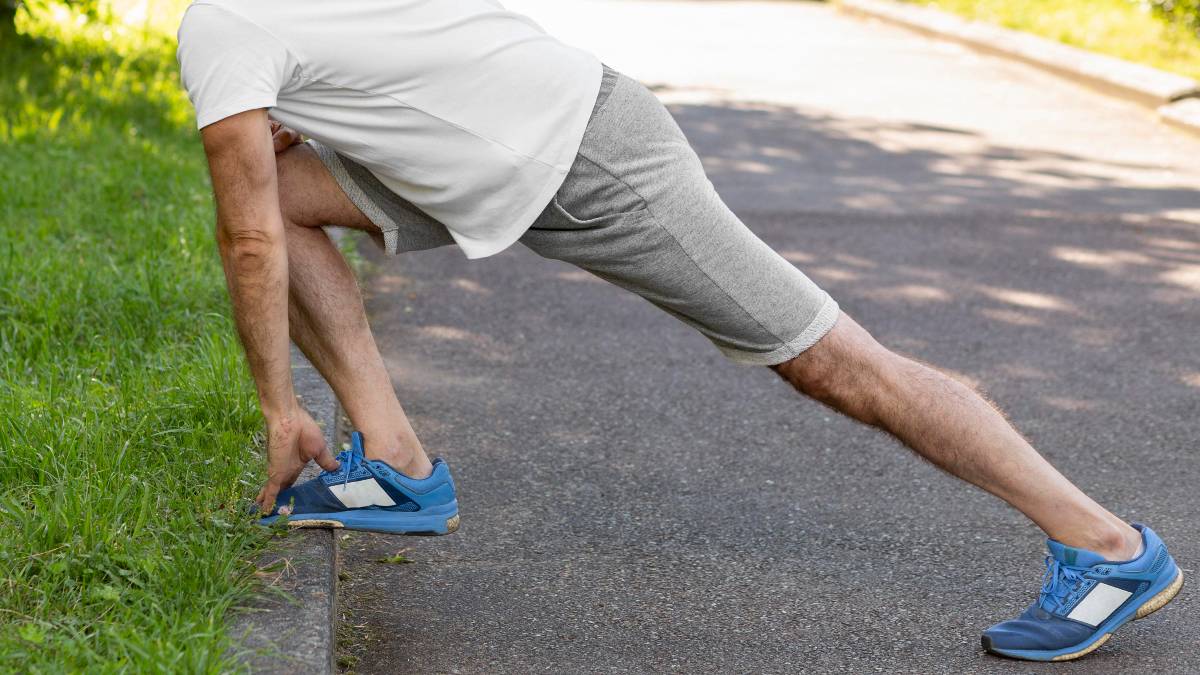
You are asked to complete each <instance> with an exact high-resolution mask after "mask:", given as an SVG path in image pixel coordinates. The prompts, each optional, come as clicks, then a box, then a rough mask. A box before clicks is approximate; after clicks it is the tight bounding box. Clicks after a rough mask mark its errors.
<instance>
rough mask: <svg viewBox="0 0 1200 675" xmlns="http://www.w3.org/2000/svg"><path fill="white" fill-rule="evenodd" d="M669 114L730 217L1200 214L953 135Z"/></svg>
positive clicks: (689, 110) (867, 123) (1148, 172)
mask: <svg viewBox="0 0 1200 675" xmlns="http://www.w3.org/2000/svg"><path fill="white" fill-rule="evenodd" d="M671 111H672V113H673V114H674V115H675V118H676V119H677V120H678V122H679V124H680V126H681V127H682V128H683V129H684V131H685V133H686V134H687V136H688V139H689V140H690V141H691V142H692V143H693V145H694V146H695V147H696V148H697V150H698V152H699V153H700V154H701V155H702V156H703V158H704V160H705V168H706V169H707V170H708V173H709V176H710V178H711V179H712V180H713V182H714V183H715V184H717V186H718V187H719V188H723V192H728V193H731V195H732V197H731V199H730V203H731V205H735V206H736V205H741V204H750V205H758V206H759V207H761V206H762V205H764V204H767V205H770V206H769V207H768V208H776V207H777V208H801V209H811V210H836V209H854V210H865V211H885V212H894V213H900V212H914V211H950V210H961V209H975V210H992V209H995V210H1004V211H1009V212H1012V211H1020V210H1048V211H1079V212H1086V213H1096V212H1099V213H1123V214H1129V213H1136V214H1145V215H1155V214H1162V213H1165V212H1167V211H1171V210H1176V209H1195V208H1197V204H1198V203H1200V199H1198V197H1200V194H1198V193H1197V191H1196V190H1195V189H1192V188H1191V187H1190V186H1175V187H1170V186H1163V184H1162V180H1161V177H1160V176H1155V175H1154V174H1155V173H1160V174H1161V173H1162V172H1164V167H1160V166H1155V165H1150V164H1137V163H1129V162H1118V161H1111V160H1106V159H1099V158H1094V157H1081V156H1077V155H1071V154H1066V153H1061V152H1051V151H1045V150H1038V149H1032V148H1016V147H1005V146H996V145H993V144H991V143H990V142H989V141H988V140H987V139H986V138H983V137H981V136H980V135H978V134H976V133H975V132H972V131H968V130H964V129H952V128H946V127H940V126H932V125H927V124H918V123H907V122H891V121H883V122H881V121H878V120H871V119H847V118H838V117H833V116H829V115H825V114H821V113H819V112H813V111H808V110H802V109H797V108H793V107H787V106H777V105H764V104H753V105H751V104H729V105H718V104H709V105H673V106H671ZM1156 183H1157V184H1156Z"/></svg>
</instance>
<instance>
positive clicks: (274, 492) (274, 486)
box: [254, 479, 280, 516]
mask: <svg viewBox="0 0 1200 675" xmlns="http://www.w3.org/2000/svg"><path fill="white" fill-rule="evenodd" d="M279 488H280V484H279V483H277V482H275V480H274V479H272V480H268V481H267V484H266V485H264V486H263V487H262V490H259V492H258V499H256V500H254V501H256V502H258V512H259V513H260V514H261V515H263V516H267V515H270V514H271V511H272V510H273V509H274V508H275V498H276V497H278V496H279Z"/></svg>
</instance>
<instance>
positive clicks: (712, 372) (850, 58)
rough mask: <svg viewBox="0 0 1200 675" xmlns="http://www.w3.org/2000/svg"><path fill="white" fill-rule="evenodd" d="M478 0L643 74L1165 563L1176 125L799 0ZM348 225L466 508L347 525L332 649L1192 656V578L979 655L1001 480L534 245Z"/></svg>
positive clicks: (735, 179) (1182, 151) (440, 653)
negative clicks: (427, 528) (408, 242)
mask: <svg viewBox="0 0 1200 675" xmlns="http://www.w3.org/2000/svg"><path fill="white" fill-rule="evenodd" d="M509 4H510V5H511V6H515V7H520V8H522V9H525V10H526V11H528V12H529V13H531V14H532V15H533V16H535V17H536V18H538V19H539V20H540V21H542V22H543V24H544V25H546V26H547V27H548V28H550V29H551V30H552V31H554V32H557V33H558V34H560V35H562V36H563V37H565V38H567V39H569V40H572V41H574V42H576V43H579V44H582V45H585V46H587V47H589V48H590V49H592V50H594V51H595V52H597V53H599V54H600V55H601V56H602V57H603V58H604V59H605V60H606V61H608V62H609V63H610V64H612V65H613V66H614V67H617V68H618V69H621V70H624V71H625V72H628V73H630V74H631V75H635V76H637V77H639V78H641V79H642V80H643V81H645V82H648V83H651V84H654V85H656V87H657V88H658V90H659V91H660V93H661V95H662V96H663V97H664V98H665V99H667V100H669V101H672V102H673V110H674V112H675V113H676V115H677V116H678V118H679V120H680V122H681V124H682V126H683V127H684V130H685V131H686V132H687V134H688V136H689V138H691V139H692V140H693V142H694V143H695V144H696V145H697V146H698V149H699V150H700V152H701V154H702V156H703V157H704V159H705V161H706V164H707V166H708V167H709V169H710V171H711V174H712V177H713V180H714V182H715V183H716V184H717V187H718V189H719V190H721V192H722V194H723V195H725V197H726V198H727V201H728V202H729V203H730V204H731V205H732V206H734V207H735V209H737V210H738V211H739V213H741V214H742V215H743V217H744V218H745V220H746V222H747V223H748V224H749V225H750V226H751V227H752V228H753V229H754V230H755V231H757V232H758V233H759V234H760V235H761V236H762V237H764V238H765V239H766V240H767V241H768V242H770V243H771V244H773V245H774V246H776V247H777V248H778V249H779V250H780V251H782V252H783V253H784V255H785V256H787V257H788V258H789V259H790V260H792V261H793V262H795V263H796V264H797V265H799V266H800V267H802V268H803V269H805V270H806V271H808V272H809V273H810V274H811V275H812V276H813V277H814V278H816V279H818V280H819V281H820V282H821V283H822V284H823V285H824V286H825V287H826V288H828V289H829V290H830V291H831V292H832V293H833V294H834V295H835V297H837V298H838V299H839V300H840V301H841V303H842V306H843V308H844V309H846V310H847V311H848V312H850V313H851V314H853V315H855V316H856V317H857V318H858V319H859V320H860V321H861V322H862V323H864V324H865V325H866V326H867V327H869V328H870V329H872V330H873V331H874V332H875V333H876V334H877V335H878V336H879V337H880V338H881V339H882V340H884V341H885V342H886V343H888V344H890V345H892V346H894V347H896V348H898V349H901V350H903V351H905V352H908V353H911V354H914V355H916V356H918V357H920V358H922V359H925V360H927V361H931V362H934V363H936V364H939V365H941V366H943V367H945V368H947V369H950V370H952V371H954V372H956V373H959V374H960V375H962V376H963V377H966V378H968V379H970V380H972V381H974V382H976V383H977V384H979V385H980V386H981V387H982V388H983V389H984V390H985V391H986V392H987V393H988V394H989V395H990V396H991V397H992V398H993V399H995V400H996V401H997V402H998V403H1000V404H1001V405H1002V406H1003V407H1005V408H1006V410H1007V411H1008V413H1009V414H1010V416H1011V417H1012V419H1013V420H1014V421H1015V422H1016V423H1017V424H1018V426H1020V427H1021V428H1022V430H1024V431H1025V433H1026V434H1027V435H1028V436H1029V437H1030V438H1031V439H1032V440H1033V441H1034V443H1035V444H1036V445H1038V446H1039V447H1040V448H1042V449H1043V451H1044V452H1045V453H1046V454H1047V455H1048V456H1049V457H1050V458H1051V460H1052V461H1053V462H1055V463H1056V464H1057V465H1058V466H1060V467H1061V468H1062V469H1063V470H1064V471H1065V472H1066V473H1067V474H1068V475H1069V476H1071V477H1072V478H1073V479H1075V480H1076V481H1078V482H1079V483H1080V484H1081V485H1082V486H1083V487H1084V488H1085V489H1086V490H1088V491H1089V492H1091V493H1092V494H1093V495H1095V496H1096V497H1098V498H1099V499H1100V500H1101V501H1102V502H1104V503H1106V504H1108V505H1109V506H1110V507H1111V508H1112V509H1114V510H1116V511H1117V512H1118V513H1121V514H1124V515H1125V516H1127V517H1130V518H1135V519H1145V520H1147V521H1149V522H1151V523H1153V524H1154V525H1155V527H1156V528H1157V529H1158V530H1159V531H1160V533H1162V534H1163V535H1164V536H1166V537H1167V538H1168V540H1169V541H1171V542H1173V547H1174V552H1175V554H1176V557H1177V558H1178V559H1179V560H1180V562H1181V564H1182V565H1183V567H1184V568H1185V570H1187V571H1188V573H1190V574H1192V575H1193V578H1196V577H1195V576H1194V575H1195V573H1196V568H1195V562H1194V561H1196V560H1197V559H1198V558H1200V524H1198V523H1200V519H1198V518H1197V516H1200V507H1198V506H1197V498H1196V487H1195V486H1196V485H1197V482H1198V481H1200V461H1198V459H1197V450H1198V449H1200V431H1198V430H1197V426H1196V423H1195V419H1196V416H1197V413H1198V412H1200V337H1198V335H1197V332H1196V326H1197V325H1200V225H1197V224H1196V222H1197V220H1200V218H1197V209H1200V198H1198V195H1197V193H1196V192H1195V191H1194V186H1195V185H1197V178H1198V177H1200V142H1198V141H1197V140H1196V139H1192V138H1189V137H1186V136H1183V135H1181V134H1179V133H1178V132H1174V131H1171V130H1168V129H1166V128H1163V127H1161V126H1160V125H1158V124H1157V123H1156V122H1154V121H1153V119H1152V118H1151V117H1150V116H1149V115H1148V114H1147V113H1146V112H1145V111H1143V110H1141V109H1139V108H1136V107H1134V106H1131V105H1127V104H1125V103H1122V102H1119V101H1113V100H1111V99H1108V98H1104V97H1101V96H1098V95H1095V94H1092V93H1090V92H1088V91H1086V90H1082V89H1080V88H1078V87H1075V86H1074V85H1071V84H1067V83H1063V82H1061V81H1059V80H1057V79H1054V78H1051V77H1048V76H1045V75H1043V74H1040V73H1038V72H1036V71H1033V70H1031V69H1029V68H1026V67H1023V66H1019V65H1014V64H1009V63H1006V62H1003V61H998V60H995V59H991V58H986V57H982V56H977V55H974V54H971V53H970V52H967V51H965V50H963V49H961V48H959V47H956V46H952V45H947V44H942V43H938V42H936V41H930V40H927V39H924V38H919V37H916V36H913V35H910V34H908V33H904V32H902V31H899V30H895V29H892V28H889V27H885V26H881V25H876V24H871V23H867V22H861V21H857V20H852V19H848V18H845V17H841V16H838V15H837V14H835V13H833V12H832V11H831V10H830V9H829V8H827V7H825V6H820V5H808V4H790V3H770V4H756V3H735V4H727V3H718V2H712V3H644V2H620V3H595V2H565V1H564V0H553V1H552V2H550V1H539V2H527V1H519V2H518V1H514V2H510V3H509ZM376 259H377V260H378V261H379V262H380V268H379V272H378V274H377V275H376V277H375V278H374V279H373V281H372V283H371V293H372V297H371V299H370V303H369V304H370V311H371V312H372V315H373V321H374V322H375V324H376V327H377V331H378V333H379V339H380V342H381V345H382V348H383V350H384V352H385V356H386V358H387V359H388V362H389V364H390V365H391V367H392V369H393V373H394V376H395V383H396V386H397V388H398V390H399V391H400V393H401V395H402V398H403V400H404V402H405V405H406V407H407V408H408V410H409V411H410V413H411V415H412V417H413V420H414V424H415V425H416V427H417V429H418V431H419V432H420V433H421V434H422V436H423V438H424V439H425V441H426V443H427V445H428V447H429V448H430V450H431V451H433V452H435V453H437V454H440V455H444V456H446V457H447V458H449V459H450V461H451V463H452V465H453V466H454V468H455V472H456V476H457V480H458V482H459V485H460V489H461V493H462V505H463V527H462V529H461V530H460V532H459V533H458V534H456V535H455V536H453V537H444V538H437V539H396V538H389V537H382V536H373V535H352V536H350V537H348V538H347V539H346V540H344V541H343V568H344V570H345V572H346V579H345V580H344V582H343V585H342V596H341V599H342V607H343V610H344V612H345V616H346V622H345V624H344V626H343V640H344V641H343V657H344V658H346V659H348V661H347V663H349V662H350V661H353V660H354V659H357V661H356V662H355V664H354V665H353V669H354V670H355V671H357V672H362V673H393V672H461V673H505V672H511V673H526V672H663V671H667V672H800V671H810V672H873V671H885V672H920V673H936V672H963V671H966V672H1005V673H1007V672H1049V671H1050V670H1054V671H1055V672H1072V673H1074V672H1089V673H1120V672H1129V671H1131V670H1134V669H1142V670H1157V671H1160V672H1174V673H1183V672H1195V671H1196V670H1198V669H1200V656H1197V654H1196V651H1195V647H1196V644H1197V641H1198V640H1200V618H1198V617H1197V615H1196V607H1197V604H1196V601H1194V600H1193V597H1192V596H1193V595H1194V594H1193V593H1191V592H1188V591H1185V593H1184V595H1183V596H1181V597H1180V599H1178V600H1177V601H1176V602H1175V603H1173V604H1172V605H1171V607H1170V608H1169V609H1168V610H1166V611H1164V612H1160V613H1159V614H1157V615H1155V616H1154V617H1153V618H1151V619H1148V620H1146V621H1141V622H1138V623H1137V624H1134V625H1132V626H1130V627H1128V628H1126V629H1124V630H1123V631H1122V632H1121V633H1120V635H1119V637H1117V638H1116V639H1114V640H1112V641H1110V643H1109V644H1108V645H1106V646H1105V647H1104V648H1102V649H1101V650H1100V651H1098V652H1097V653H1096V654H1094V655H1093V656H1091V657H1089V658H1088V659H1086V660H1085V661H1082V662H1076V663H1073V664H1065V665H1057V666H1054V667H1053V668H1050V667H1044V668H1043V667H1037V666H1034V665H1030V664H1021V663H1016V662H1011V661H1004V660H1000V659H995V658H992V657H988V656H986V655H983V654H982V653H981V652H980V650H979V647H978V633H979V630H980V629H981V628H983V627H985V626H987V625H989V624H990V623H992V622H993V621H995V620H998V619H1001V618H1006V617H1007V616H1008V615H1011V614H1013V613H1014V612H1016V611H1018V610H1019V609H1020V608H1022V607H1023V606H1024V605H1025V604H1027V602H1028V601H1029V600H1030V598H1031V596H1032V594H1033V593H1034V591H1035V590H1036V585H1037V583H1038V578H1039V575H1040V572H1041V560H1040V556H1041V546H1042V544H1041V540H1040V538H1039V536H1038V533H1037V532H1036V531H1035V530H1034V529H1033V528H1032V527H1031V526H1030V525H1028V524H1027V523H1025V522H1024V521H1023V520H1022V518H1020V517H1019V516H1018V515H1016V514H1015V513H1013V512H1012V511H1010V510H1008V509H1007V508H1005V507H1003V506H1002V505H1000V504H999V503H997V502H996V501H995V500H992V499H991V498H989V497H987V496H986V495H984V494H982V493H980V492H978V491H976V490H973V489H969V488H967V487H964V486H963V485H961V484H959V483H957V482H955V481H954V480H952V479H950V478H948V477H946V476H943V475H941V474H939V473H937V472H936V471H935V470H934V469H932V468H931V467H930V466H928V465H926V464H924V463H922V462H920V461H917V460H915V459H914V458H913V457H912V456H911V455H909V454H908V453H907V452H906V451H904V450H902V449H900V448H898V447H897V446H896V445H895V444H894V443H892V442H891V441H889V440H888V439H887V438H885V437H883V436H881V435H880V434H878V433H874V432H872V431H869V430H867V429H864V428H862V427H859V426H856V425H855V424H852V423H850V422H848V421H846V420H844V419H841V418H839V417H838V416H836V415H835V414H832V413H830V412H828V411H827V410H825V409H823V408H821V407H819V406H817V405H815V404H813V403H811V402H808V401H805V400H803V399H801V398H800V397H798V396H796V395H794V394H792V393H791V392H790V391H789V390H788V389H787V388H786V387H785V386H784V384H783V383H782V382H781V381H778V380H777V379H776V378H775V377H774V376H773V375H772V374H771V373H770V372H768V371H766V370H756V369H745V368H739V367H736V366H733V365H730V364H728V363H726V362H724V361H723V360H722V358H721V357H720V356H719V355H718V354H717V352H716V351H715V350H714V349H712V348H711V347H710V346H709V345H708V344H707V343H706V341H705V340H703V339H702V338H700V337H699V336H697V335H695V334H693V333H691V332H690V331H689V330H687V329H686V328H684V327H682V326H681V325H680V324H677V323H676V322H675V321H674V320H673V319H671V318H669V317H667V316H665V315H662V314H659V313H658V312H657V311H656V310H654V309H653V308H652V307H650V306H649V305H647V304H646V303H644V302H642V301H640V300H638V299H637V298H635V297H633V296H630V295H627V294H625V293H623V292H621V291H619V290H617V289H615V288H612V287H609V286H607V285H605V284H603V283H600V282H597V281H595V280H593V279H591V278H590V277H588V276H587V275H585V274H582V273H580V272H578V271H576V270H574V269H572V268H570V267H568V266H566V265H562V264H558V263H554V262H549V261H544V260H541V259H540V258H537V257H536V256H534V255H532V254H531V253H530V252H529V251H527V250H524V249H521V248H520V247H518V248H516V249H513V250H510V251H508V252H506V253H504V254H502V255H499V256H496V257H495V258H491V259H487V260H483V261H476V262H472V263H469V262H468V261H466V260H465V259H464V258H462V256H461V255H460V254H459V253H458V252H457V251H454V250H442V251H434V252H427V253H422V254H416V255H408V256H404V257H403V258H401V259H400V260H399V261H390V262H384V261H382V260H379V259H378V258H376ZM401 549H409V550H407V551H406V553H405V555H406V556H407V557H409V558H410V559H412V560H413V561H414V562H413V563H412V564H407V565H388V564H382V563H378V562H376V560H377V559H379V558H383V557H386V556H389V555H391V554H393V553H395V552H397V551H398V550H401Z"/></svg>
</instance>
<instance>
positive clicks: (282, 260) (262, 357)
mask: <svg viewBox="0 0 1200 675" xmlns="http://www.w3.org/2000/svg"><path fill="white" fill-rule="evenodd" d="M217 232H218V235H217V241H218V246H219V248H220V251H221V262H222V263H223V264H224V267H225V281H226V284H227V286H228V288H229V297H230V300H231V301H232V304H233V316H234V321H235V322H236V324H237V330H238V336H239V337H240V338H241V341H242V346H243V347H244V349H245V351H246V361H247V362H248V364H249V366H250V372H251V374H252V375H253V376H254V382H255V385H256V387H257V389H258V399H259V402H260V403H261V405H262V410H263V414H264V415H265V416H266V417H267V419H268V420H271V419H280V418H285V417H287V416H288V415H289V413H290V411H291V410H292V409H293V408H294V407H295V395H294V392H293V389H292V371H291V359H290V355H289V351H288V314H287V306H288V302H287V296H288V269H287V247H286V244H285V242H284V240H283V232H282V224H280V227H279V228H277V231H276V229H275V228H265V229H259V230H239V229H237V228H234V227H228V226H226V224H224V223H221V224H219V225H218V228H217Z"/></svg>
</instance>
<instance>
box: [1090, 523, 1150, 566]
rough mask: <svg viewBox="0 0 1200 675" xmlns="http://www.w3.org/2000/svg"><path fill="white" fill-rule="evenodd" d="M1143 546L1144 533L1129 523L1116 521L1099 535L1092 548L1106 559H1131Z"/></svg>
mask: <svg viewBox="0 0 1200 675" xmlns="http://www.w3.org/2000/svg"><path fill="white" fill-rule="evenodd" d="M1141 546H1142V533H1141V532H1138V531H1137V530H1135V529H1133V527H1132V526H1130V525H1129V524H1128V523H1124V522H1121V523H1114V524H1113V526H1112V527H1109V528H1105V530H1104V532H1103V533H1100V534H1099V535H1098V536H1097V542H1096V544H1094V545H1093V546H1092V547H1089V548H1091V550H1093V551H1095V552H1096V553H1099V554H1100V555H1102V556H1104V559H1105V560H1131V559H1133V557H1134V556H1136V555H1137V552H1138V549H1140V548H1141Z"/></svg>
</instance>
